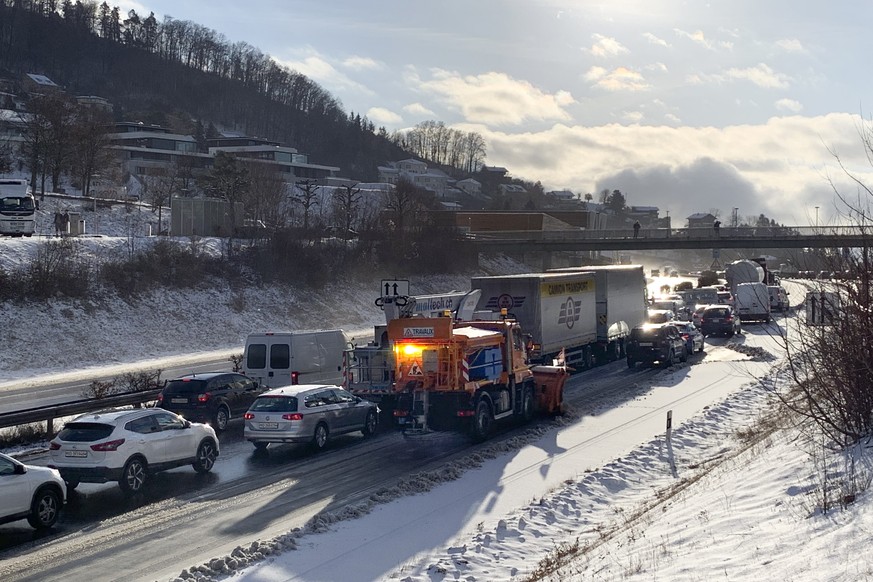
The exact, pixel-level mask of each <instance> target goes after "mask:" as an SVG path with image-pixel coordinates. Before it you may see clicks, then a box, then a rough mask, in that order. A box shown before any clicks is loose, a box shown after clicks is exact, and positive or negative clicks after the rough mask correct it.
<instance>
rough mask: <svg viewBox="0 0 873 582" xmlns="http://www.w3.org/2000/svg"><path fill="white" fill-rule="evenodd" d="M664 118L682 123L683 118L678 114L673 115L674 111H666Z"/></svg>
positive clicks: (671, 121)
mask: <svg viewBox="0 0 873 582" xmlns="http://www.w3.org/2000/svg"><path fill="white" fill-rule="evenodd" d="M664 119H666V120H667V121H669V122H670V123H682V120H681V119H679V117H678V116H676V115H673V114H672V113H665V114H664Z"/></svg>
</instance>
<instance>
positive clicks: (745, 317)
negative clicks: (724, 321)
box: [734, 283, 770, 322]
mask: <svg viewBox="0 0 873 582" xmlns="http://www.w3.org/2000/svg"><path fill="white" fill-rule="evenodd" d="M734 311H736V313H737V315H739V317H740V321H764V322H767V321H770V292H769V291H768V290H767V286H766V285H764V284H763V283H740V284H739V285H737V289H736V293H734Z"/></svg>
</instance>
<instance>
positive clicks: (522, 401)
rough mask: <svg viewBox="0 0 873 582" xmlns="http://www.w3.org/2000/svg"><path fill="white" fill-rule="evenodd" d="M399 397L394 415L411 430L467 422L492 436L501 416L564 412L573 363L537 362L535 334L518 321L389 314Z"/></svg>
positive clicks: (477, 434) (525, 418) (477, 433)
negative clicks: (532, 350)
mask: <svg viewBox="0 0 873 582" xmlns="http://www.w3.org/2000/svg"><path fill="white" fill-rule="evenodd" d="M388 338H389V340H390V345H391V346H392V349H393V356H394V357H393V360H394V382H393V386H392V388H393V391H394V394H395V397H396V401H395V407H394V411H393V416H394V420H395V423H396V425H397V426H398V427H400V428H402V429H403V430H404V431H405V432H406V433H407V434H415V433H424V432H428V431H430V430H453V429H454V430H467V431H469V433H470V435H471V437H472V438H473V440H475V441H482V440H485V439H486V438H488V435H489V433H490V432H491V429H492V426H493V423H494V422H495V421H500V420H502V419H509V418H514V419H517V420H520V421H522V422H529V421H530V420H531V419H532V418H533V417H534V415H535V414H536V413H537V412H545V413H551V414H555V413H559V412H560V411H561V409H562V405H563V390H564V383H565V381H566V377H567V373H568V372H567V370H566V368H565V367H564V366H562V365H554V366H532V365H531V364H530V363H529V360H528V351H527V350H528V344H529V343H530V337H529V336H525V335H524V333H523V332H522V329H521V327H520V326H519V324H518V322H516V321H515V320H513V319H509V318H507V317H505V315H502V316H498V317H497V318H495V319H494V320H493V321H487V320H475V321H461V320H454V319H453V318H452V317H451V315H450V314H449V313H447V314H446V315H445V316H443V317H408V318H407V317H404V318H398V319H394V320H391V321H389V322H388Z"/></svg>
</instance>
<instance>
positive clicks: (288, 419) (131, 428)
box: [0, 303, 740, 529]
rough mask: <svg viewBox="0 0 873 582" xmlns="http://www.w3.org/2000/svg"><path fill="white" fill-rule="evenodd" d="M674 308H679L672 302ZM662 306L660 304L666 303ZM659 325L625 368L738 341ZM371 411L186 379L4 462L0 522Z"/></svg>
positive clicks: (40, 515) (329, 395)
mask: <svg viewBox="0 0 873 582" xmlns="http://www.w3.org/2000/svg"><path fill="white" fill-rule="evenodd" d="M674 305H675V303H674ZM665 307H666V305H665ZM650 315H651V316H652V318H653V319H654V320H656V321H658V323H653V322H650V323H646V324H643V325H640V326H637V327H636V328H634V329H633V330H632V332H631V334H630V336H629V338H628V341H627V342H626V345H625V352H626V356H627V364H628V367H631V368H632V367H634V366H636V365H637V364H638V363H647V364H660V365H663V366H670V365H672V364H674V363H676V362H684V361H687V359H688V356H689V355H690V354H692V353H695V352H698V353H699V352H703V351H704V347H705V346H704V337H706V336H708V335H714V334H723V335H727V336H728V337H730V336H733V335H734V334H736V333H740V321H739V317H737V316H736V314H735V313H734V312H733V308H732V307H731V306H730V305H726V304H717V305H706V306H700V307H699V308H698V309H697V310H695V312H694V314H693V321H680V320H678V319H677V314H676V313H675V312H674V311H673V310H672V309H662V310H652V311H651V313H650ZM378 417H379V409H378V407H377V405H376V404H375V403H373V402H371V401H369V400H364V399H362V398H359V397H357V396H355V395H353V394H351V393H350V392H348V391H346V390H344V389H342V388H341V387H340V386H335V385H319V384H310V385H292V386H285V387H280V388H275V389H269V388H268V387H266V386H263V387H262V386H261V385H260V384H259V383H257V382H255V381H253V380H252V379H250V378H249V377H247V376H245V375H243V374H238V373H229V372H215V373H205V374H190V375H186V376H182V377H179V378H176V379H173V380H169V381H168V382H166V383H165V385H164V388H163V390H162V392H161V394H160V396H159V397H158V402H157V406H156V407H155V408H143V409H133V410H107V411H101V412H95V413H89V414H85V415H82V416H79V417H77V418H76V419H74V420H73V421H71V422H68V423H66V424H65V425H64V427H63V429H62V430H61V431H60V432H59V433H58V435H57V436H56V437H55V438H54V439H52V441H51V443H50V445H49V455H50V465H49V466H48V467H37V466H30V465H24V464H22V463H20V462H19V461H17V460H15V459H13V458H11V457H8V456H6V455H3V454H0V497H2V498H3V499H4V500H5V499H10V500H11V503H8V504H4V506H3V507H2V508H0V523H7V522H10V521H15V520H19V519H25V518H26V519H27V520H28V522H29V523H30V524H31V525H32V526H33V527H35V528H38V529H43V528H49V527H51V526H52V525H53V524H54V523H55V522H56V520H57V519H58V515H59V512H60V510H61V508H62V507H63V505H64V503H65V501H66V497H67V494H68V492H69V491H72V490H74V489H75V488H76V487H77V486H78V485H79V484H80V483H83V482H86V483H106V482H117V483H118V484H119V486H120V488H121V489H122V490H123V491H124V492H125V493H128V494H134V493H138V492H140V491H141V490H142V489H143V487H144V486H145V485H146V484H147V482H148V481H149V478H150V477H151V476H152V475H154V474H155V473H157V472H160V471H164V470H168V469H172V468H175V467H180V466H184V465H191V467H192V468H193V469H194V471H196V472H198V473H208V472H209V471H211V469H212V467H213V466H214V464H215V462H216V459H217V457H218V455H219V450H220V449H219V440H218V436H217V434H218V433H219V432H221V431H223V430H226V429H227V426H228V423H229V422H230V421H231V419H235V418H241V419H242V420H243V427H244V428H243V431H244V438H245V439H246V440H248V441H250V442H251V443H252V444H253V445H254V447H255V448H256V449H257V450H264V449H266V448H267V447H268V446H269V444H270V443H308V444H309V445H310V446H311V447H312V448H313V449H315V450H316V451H318V450H321V449H323V448H324V447H325V446H326V444H327V442H328V440H329V439H330V438H331V437H332V436H336V435H341V434H345V433H350V432H357V431H360V432H361V433H363V434H364V435H365V436H370V435H372V434H374V433H375V432H376V429H377V422H378Z"/></svg>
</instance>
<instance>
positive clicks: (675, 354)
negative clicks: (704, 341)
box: [625, 323, 688, 368]
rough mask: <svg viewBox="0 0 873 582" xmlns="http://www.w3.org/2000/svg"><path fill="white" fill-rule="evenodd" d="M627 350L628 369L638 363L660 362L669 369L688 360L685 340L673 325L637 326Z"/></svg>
mask: <svg viewBox="0 0 873 582" xmlns="http://www.w3.org/2000/svg"><path fill="white" fill-rule="evenodd" d="M625 350H626V352H627V367H628V368H633V367H634V366H635V365H636V363H637V362H646V363H649V364H653V363H655V362H659V363H660V364H663V366H664V367H667V366H670V365H672V364H674V363H676V361H677V360H678V361H682V362H684V361H686V360H688V350H687V348H686V344H685V340H684V339H682V334H680V333H679V330H678V329H677V328H676V326H675V325H673V324H672V323H644V324H643V325H638V326H636V327H635V328H633V329H632V330H631V333H630V337H629V338H628V340H627V342H626V343H625Z"/></svg>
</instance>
